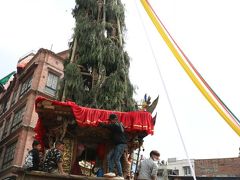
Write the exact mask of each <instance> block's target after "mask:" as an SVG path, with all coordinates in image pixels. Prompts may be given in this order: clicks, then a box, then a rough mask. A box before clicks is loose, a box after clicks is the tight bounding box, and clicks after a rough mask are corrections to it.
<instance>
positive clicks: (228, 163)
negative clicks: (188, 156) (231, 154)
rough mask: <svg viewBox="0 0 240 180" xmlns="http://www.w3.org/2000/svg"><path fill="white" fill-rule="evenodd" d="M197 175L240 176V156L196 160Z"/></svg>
mask: <svg viewBox="0 0 240 180" xmlns="http://www.w3.org/2000/svg"><path fill="white" fill-rule="evenodd" d="M194 164H195V173H196V176H206V177H215V176H218V177H239V179H240V157H236V158H221V159H197V160H195V163H194Z"/></svg>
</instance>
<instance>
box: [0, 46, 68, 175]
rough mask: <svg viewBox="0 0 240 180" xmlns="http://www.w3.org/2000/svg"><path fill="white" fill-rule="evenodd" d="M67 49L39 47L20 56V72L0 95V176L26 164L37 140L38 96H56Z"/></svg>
mask: <svg viewBox="0 0 240 180" xmlns="http://www.w3.org/2000/svg"><path fill="white" fill-rule="evenodd" d="M67 57H68V51H63V52H61V53H58V54H55V53H54V52H52V51H49V50H46V49H40V50H39V51H38V52H37V53H36V54H34V53H30V54H28V55H27V56H25V57H24V58H22V59H20V60H19V61H18V64H17V73H16V74H15V75H14V78H13V80H12V81H11V82H10V84H9V86H8V88H7V89H6V90H5V91H3V92H2V93H1V94H0V177H1V179H2V178H4V177H9V176H12V175H14V174H13V173H12V171H13V169H14V167H20V166H22V164H23V163H24V160H25V156H26V154H27V152H28V150H30V149H31V148H32V147H31V144H32V141H33V139H34V135H35V133H34V127H35V125H36V122H37V119H38V116H37V114H36V113H35V99H36V97H37V96H44V97H47V98H50V99H54V98H55V97H56V91H57V87H58V82H59V79H60V78H61V77H63V61H64V60H65V59H66V58H67Z"/></svg>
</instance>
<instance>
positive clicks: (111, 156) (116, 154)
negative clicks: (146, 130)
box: [100, 114, 127, 177]
mask: <svg viewBox="0 0 240 180" xmlns="http://www.w3.org/2000/svg"><path fill="white" fill-rule="evenodd" d="M109 120H110V124H103V123H100V126H101V127H104V128H107V129H109V130H110V131H111V137H112V141H113V144H114V148H113V149H112V150H110V152H109V153H108V155H107V161H108V168H109V173H107V174H106V176H114V164H115V165H116V168H117V176H119V177H123V171H122V165H121V162H120V158H121V157H122V155H123V153H124V150H125V149H126V148H127V138H126V136H125V133H124V127H123V125H122V123H121V122H119V121H118V118H117V116H116V114H111V115H110V116H109Z"/></svg>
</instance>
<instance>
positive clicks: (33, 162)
mask: <svg viewBox="0 0 240 180" xmlns="http://www.w3.org/2000/svg"><path fill="white" fill-rule="evenodd" d="M40 150H41V144H40V143H39V142H38V141H37V140H34V141H33V143H32V150H30V151H29V152H28V155H27V157H26V159H25V164H24V168H25V169H26V170H28V171H38V170H40V157H39V152H40Z"/></svg>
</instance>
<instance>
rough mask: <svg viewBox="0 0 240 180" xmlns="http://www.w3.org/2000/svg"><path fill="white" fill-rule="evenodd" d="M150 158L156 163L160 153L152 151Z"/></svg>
mask: <svg viewBox="0 0 240 180" xmlns="http://www.w3.org/2000/svg"><path fill="white" fill-rule="evenodd" d="M150 157H151V158H152V159H153V160H154V161H158V160H159V158H160V153H159V152H158V151H156V150H153V151H151V152H150Z"/></svg>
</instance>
